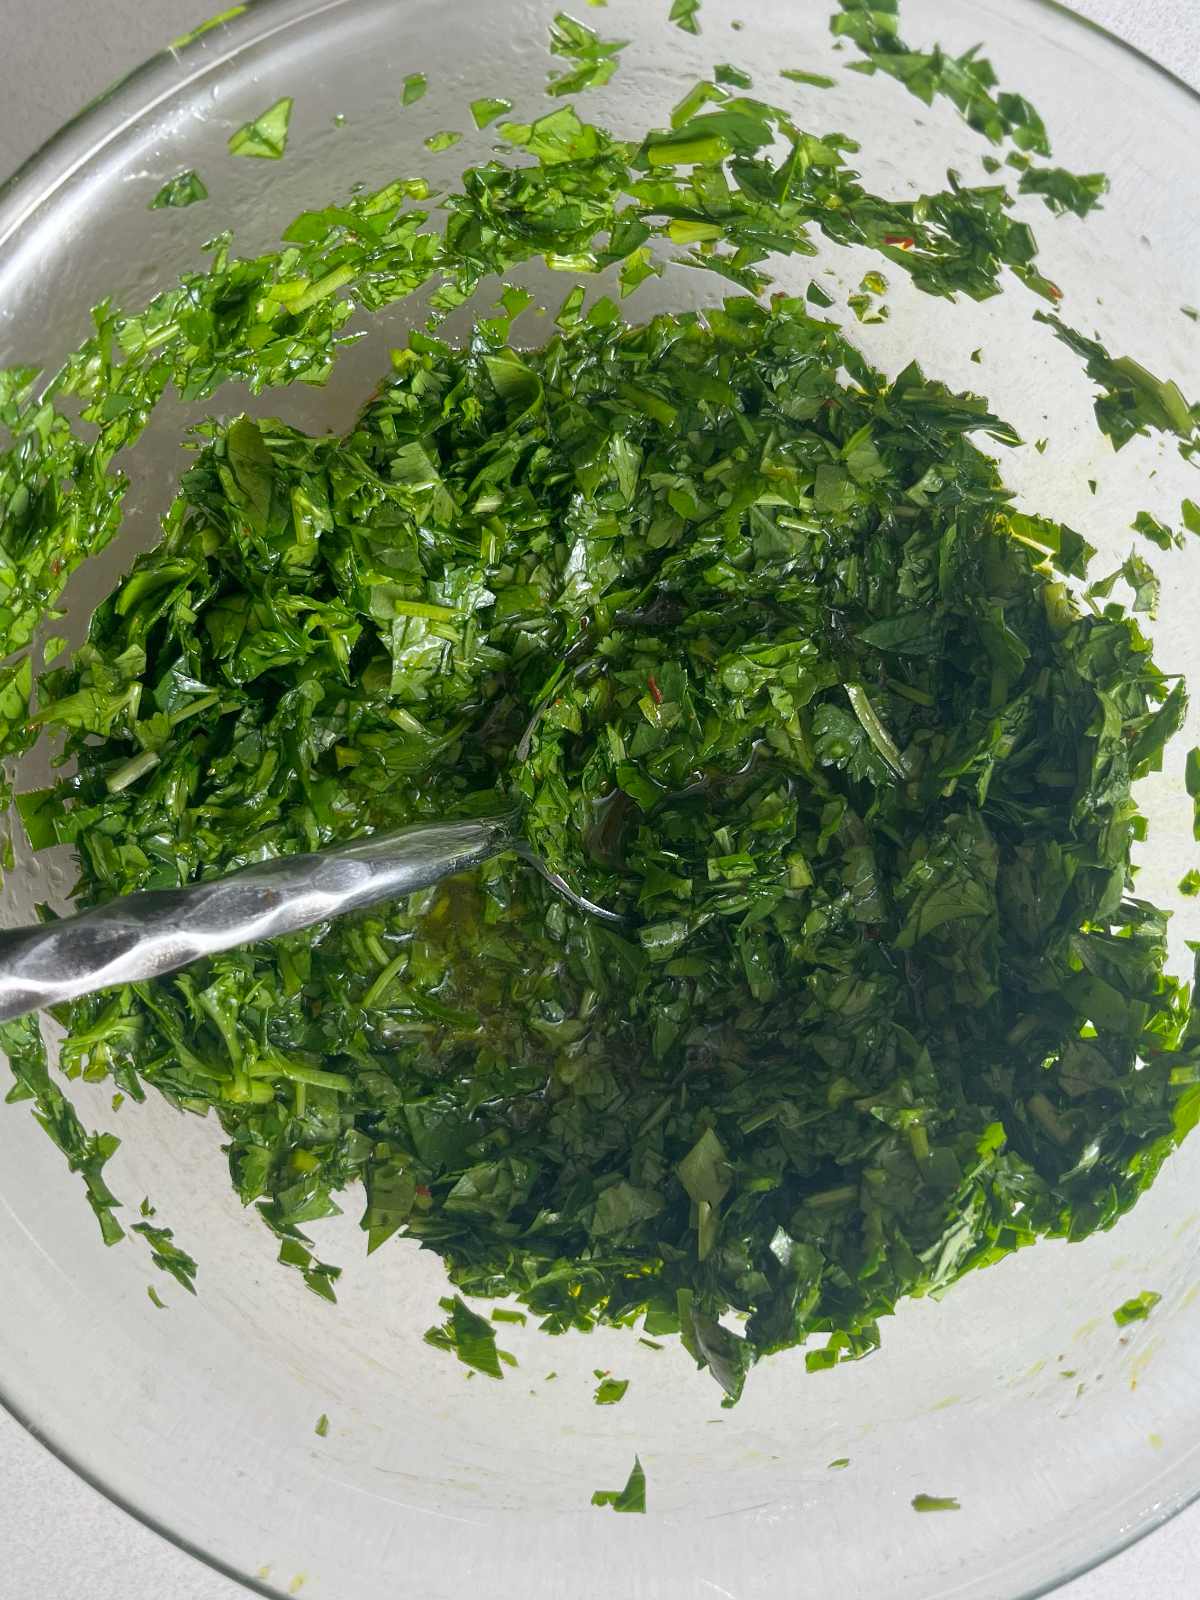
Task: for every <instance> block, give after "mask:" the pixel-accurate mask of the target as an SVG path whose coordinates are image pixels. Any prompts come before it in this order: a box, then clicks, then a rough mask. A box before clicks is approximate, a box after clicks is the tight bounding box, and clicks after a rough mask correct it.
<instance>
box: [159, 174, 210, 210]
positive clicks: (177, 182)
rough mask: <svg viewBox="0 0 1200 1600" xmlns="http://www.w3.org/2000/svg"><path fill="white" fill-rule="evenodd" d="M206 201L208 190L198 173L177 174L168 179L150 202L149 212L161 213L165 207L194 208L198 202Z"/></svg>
mask: <svg viewBox="0 0 1200 1600" xmlns="http://www.w3.org/2000/svg"><path fill="white" fill-rule="evenodd" d="M207 199H208V189H207V188H206V187H205V184H204V180H203V178H201V176H200V174H199V173H198V172H191V171H188V172H177V173H176V174H175V176H174V177H173V178H168V180H167V182H166V183H164V184H163V186H162V188H161V189H160V190H159V191H158V193H157V194H156V195H155V196H154V199H153V200H151V202H150V210H151V211H162V210H165V209H166V208H167V207H178V206H194V205H195V204H196V203H197V202H198V201H200V200H207Z"/></svg>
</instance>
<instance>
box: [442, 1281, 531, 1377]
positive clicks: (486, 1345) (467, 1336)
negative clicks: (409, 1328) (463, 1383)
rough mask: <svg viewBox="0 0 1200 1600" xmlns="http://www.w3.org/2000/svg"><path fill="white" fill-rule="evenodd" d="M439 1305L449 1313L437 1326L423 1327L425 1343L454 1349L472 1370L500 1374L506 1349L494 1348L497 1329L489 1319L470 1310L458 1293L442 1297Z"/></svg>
mask: <svg viewBox="0 0 1200 1600" xmlns="http://www.w3.org/2000/svg"><path fill="white" fill-rule="evenodd" d="M441 1305H442V1309H443V1310H444V1311H448V1312H449V1313H450V1315H449V1316H448V1318H447V1319H446V1321H445V1322H444V1323H443V1324H442V1325H441V1327H440V1328H429V1329H427V1330H426V1333H425V1343H426V1344H431V1345H433V1347H434V1348H435V1349H436V1350H453V1352H454V1354H455V1355H456V1356H457V1357H458V1359H459V1360H460V1361H461V1362H462V1363H463V1365H464V1366H467V1367H470V1368H472V1369H473V1370H474V1371H475V1372H482V1373H484V1374H485V1376H487V1377H489V1378H502V1377H503V1376H504V1374H503V1373H502V1372H501V1370H500V1361H501V1358H502V1357H503V1356H504V1354H505V1352H504V1351H500V1350H497V1348H496V1333H495V1330H494V1329H493V1327H492V1325H491V1323H490V1322H488V1321H486V1320H485V1319H484V1318H483V1317H481V1316H480V1315H479V1313H478V1312H477V1311H472V1310H471V1308H470V1306H468V1305H467V1303H466V1301H465V1300H464V1299H463V1298H462V1296H461V1295H457V1294H456V1295H455V1296H454V1297H453V1299H447V1300H443V1301H442V1302H441ZM510 1361H511V1358H510ZM469 1375H470V1374H468V1376H469Z"/></svg>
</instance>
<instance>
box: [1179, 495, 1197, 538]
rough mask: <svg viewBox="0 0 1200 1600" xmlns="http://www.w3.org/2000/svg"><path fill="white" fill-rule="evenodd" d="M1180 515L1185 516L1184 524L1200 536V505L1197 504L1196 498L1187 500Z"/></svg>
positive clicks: (1190, 531) (1188, 529)
mask: <svg viewBox="0 0 1200 1600" xmlns="http://www.w3.org/2000/svg"><path fill="white" fill-rule="evenodd" d="M1180 515H1181V516H1182V517H1183V525H1184V527H1185V528H1186V529H1187V531H1188V532H1189V533H1194V534H1195V535H1196V536H1197V538H1200V505H1197V504H1196V502H1195V501H1194V500H1185V501H1184V502H1183V507H1182V510H1181V512H1180Z"/></svg>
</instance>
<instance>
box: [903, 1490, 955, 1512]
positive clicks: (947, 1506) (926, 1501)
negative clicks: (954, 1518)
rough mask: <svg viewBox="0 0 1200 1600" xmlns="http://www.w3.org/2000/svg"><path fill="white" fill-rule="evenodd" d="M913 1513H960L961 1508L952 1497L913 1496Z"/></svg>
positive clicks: (934, 1495)
mask: <svg viewBox="0 0 1200 1600" xmlns="http://www.w3.org/2000/svg"><path fill="white" fill-rule="evenodd" d="M912 1508H913V1510H914V1511H961V1510H962V1507H961V1506H960V1505H959V1503H958V1501H957V1500H956V1499H955V1498H954V1497H953V1495H937V1494H915V1495H913V1498H912Z"/></svg>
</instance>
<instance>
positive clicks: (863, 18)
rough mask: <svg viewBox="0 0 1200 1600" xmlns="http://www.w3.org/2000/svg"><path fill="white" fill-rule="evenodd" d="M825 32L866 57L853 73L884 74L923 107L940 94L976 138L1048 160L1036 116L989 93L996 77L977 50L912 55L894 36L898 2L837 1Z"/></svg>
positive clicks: (1017, 99) (1013, 97)
mask: <svg viewBox="0 0 1200 1600" xmlns="http://www.w3.org/2000/svg"><path fill="white" fill-rule="evenodd" d="M838 4H839V5H840V7H841V11H840V12H839V13H836V14H835V15H834V16H833V17H831V18H830V22H829V26H830V29H831V31H832V32H833V33H834V34H835V35H837V36H838V37H839V38H843V39H849V40H850V41H851V42H852V43H853V44H855V45H856V46H857V47H858V49H859V50H860V51H862V53H863V55H864V57H865V58H866V59H865V60H864V61H862V62H856V63H855V64H854V65H855V68H856V69H857V70H859V71H865V72H867V73H872V72H886V73H887V74H888V75H889V76H890V77H893V78H895V79H897V81H898V82H900V83H902V84H903V85H904V87H905V88H906V89H907V90H908V91H909V92H910V93H911V94H914V95H916V97H917V98H918V99H919V100H921V101H923V102H924V103H925V104H926V105H931V104H932V103H933V100H934V97H935V96H937V95H945V97H946V98H947V99H948V100H950V101H951V102H952V103H953V104H954V105H955V106H956V107H957V108H958V110H959V111H960V112H961V113H962V115H963V116H964V117H965V118H966V120H967V122H968V123H969V124H970V126H971V127H972V128H974V129H975V130H976V132H977V133H982V134H983V135H984V136H985V137H986V138H988V139H990V140H991V142H992V143H993V144H1000V143H1001V142H1002V141H1003V140H1005V139H1008V140H1011V141H1012V143H1013V144H1015V145H1016V146H1017V148H1018V149H1019V150H1023V151H1028V152H1031V153H1033V154H1035V155H1041V156H1049V154H1050V141H1049V139H1048V138H1047V136H1046V128H1045V124H1044V123H1043V122H1042V119H1041V117H1039V116H1038V114H1037V112H1036V111H1035V110H1034V109H1033V107H1032V106H1031V105H1030V104H1029V102H1028V100H1025V99H1023V98H1022V96H1021V95H1019V94H1008V93H993V90H994V89H995V88H996V73H995V69H994V68H993V67H992V64H991V62H990V61H987V60H985V59H984V57H982V56H981V55H980V54H979V52H978V48H977V47H976V48H973V49H970V50H968V51H966V52H965V53H964V54H963V55H961V56H949V55H947V54H946V53H945V51H943V50H942V49H941V47H940V46H937V45H935V46H934V47H933V49H932V50H928V51H921V50H914V49H913V48H912V46H911V45H908V44H906V43H905V42H904V40H903V39H902V38H901V37H900V34H899V30H898V21H897V14H898V12H899V9H900V7H899V0H838Z"/></svg>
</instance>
